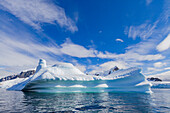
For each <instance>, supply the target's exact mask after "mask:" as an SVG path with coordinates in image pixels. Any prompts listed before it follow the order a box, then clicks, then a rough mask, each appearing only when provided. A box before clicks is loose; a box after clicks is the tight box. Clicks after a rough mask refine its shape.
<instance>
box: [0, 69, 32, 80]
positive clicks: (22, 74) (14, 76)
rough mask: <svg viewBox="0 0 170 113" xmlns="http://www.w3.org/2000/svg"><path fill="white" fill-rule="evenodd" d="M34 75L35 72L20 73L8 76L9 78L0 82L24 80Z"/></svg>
mask: <svg viewBox="0 0 170 113" xmlns="http://www.w3.org/2000/svg"><path fill="white" fill-rule="evenodd" d="M34 73H35V70H29V71H26V72H21V73H20V74H17V75H10V76H7V77H4V78H1V79H0V82H2V81H6V80H12V79H16V78H26V77H29V76H30V75H33V74H34Z"/></svg>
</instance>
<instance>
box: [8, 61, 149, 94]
mask: <svg viewBox="0 0 170 113" xmlns="http://www.w3.org/2000/svg"><path fill="white" fill-rule="evenodd" d="M140 71H141V69H139V68H129V69H122V70H118V71H116V72H113V73H111V74H109V75H107V76H95V75H86V74H84V73H82V72H81V71H80V70H78V69H77V68H76V67H74V66H73V65H72V64H70V63H58V64H55V65H53V66H46V61H45V60H42V59H41V60H40V62H39V65H38V66H37V69H36V73H35V74H34V75H33V76H31V77H29V78H28V79H26V80H24V81H22V82H20V83H18V84H15V85H13V86H12V87H9V88H8V90H23V91H35V92H48V93H49V92H116V91H121V92H147V93H149V92H151V90H150V83H149V82H148V81H147V80H146V78H145V76H144V75H142V74H141V73H140Z"/></svg>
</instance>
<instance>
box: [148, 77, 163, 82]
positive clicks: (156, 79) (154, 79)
mask: <svg viewBox="0 0 170 113" xmlns="http://www.w3.org/2000/svg"><path fill="white" fill-rule="evenodd" d="M147 80H148V81H162V80H161V79H159V78H154V77H151V78H147Z"/></svg>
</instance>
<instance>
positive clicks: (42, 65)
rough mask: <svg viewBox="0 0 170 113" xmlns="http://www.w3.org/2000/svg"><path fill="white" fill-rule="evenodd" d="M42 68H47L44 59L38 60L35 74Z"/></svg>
mask: <svg viewBox="0 0 170 113" xmlns="http://www.w3.org/2000/svg"><path fill="white" fill-rule="evenodd" d="M44 67H47V65H46V61H45V60H44V59H40V60H39V63H38V66H37V68H36V71H35V72H38V71H39V70H40V69H41V68H44Z"/></svg>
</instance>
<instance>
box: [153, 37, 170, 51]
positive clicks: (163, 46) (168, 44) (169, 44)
mask: <svg viewBox="0 0 170 113" xmlns="http://www.w3.org/2000/svg"><path fill="white" fill-rule="evenodd" d="M169 48H170V34H168V36H167V37H166V38H165V39H164V40H163V41H162V42H161V43H159V44H158V46H157V47H156V49H157V50H158V51H160V52H161V51H165V50H167V49H169Z"/></svg>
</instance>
